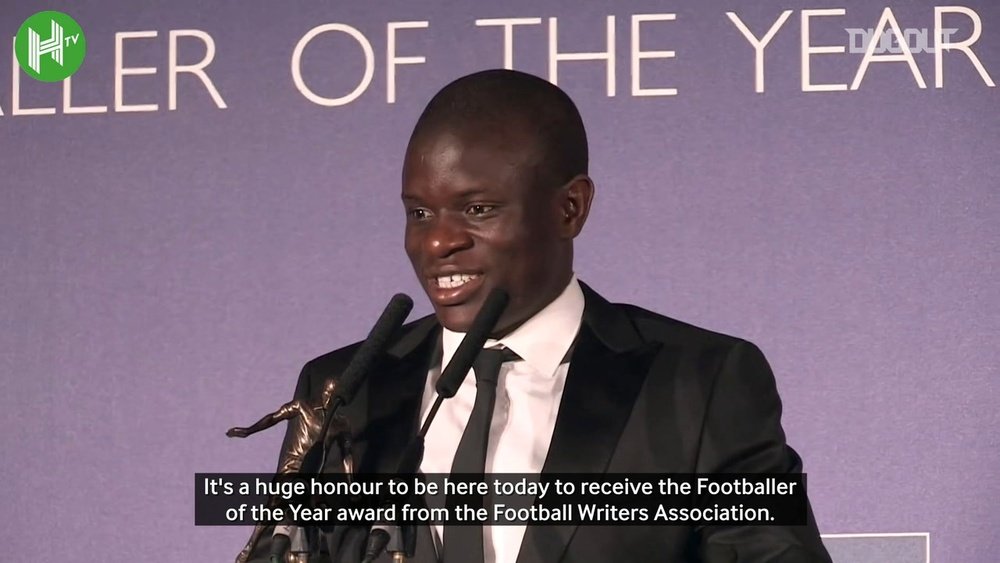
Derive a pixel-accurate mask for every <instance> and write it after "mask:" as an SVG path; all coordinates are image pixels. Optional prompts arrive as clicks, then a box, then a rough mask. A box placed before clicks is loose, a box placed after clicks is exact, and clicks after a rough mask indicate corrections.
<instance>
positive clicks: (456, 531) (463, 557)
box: [444, 348, 520, 563]
mask: <svg viewBox="0 0 1000 563" xmlns="http://www.w3.org/2000/svg"><path fill="white" fill-rule="evenodd" d="M518 359H520V358H519V357H518V355H517V354H515V353H514V352H512V351H511V350H509V349H507V348H503V349H499V348H489V349H486V350H483V351H482V352H480V353H479V356H478V357H477V358H476V361H475V362H474V363H473V364H472V371H473V373H474V374H475V375H476V402H475V404H474V405H473V407H472V414H471V415H469V424H468V425H467V426H466V427H465V432H464V433H463V434H462V440H461V441H460V442H459V443H458V449H457V450H456V451H455V460H454V461H453V462H452V464H451V473H452V475H457V474H467V475H469V477H471V478H481V477H482V475H483V473H484V472H485V469H486V446H487V445H488V444H489V441H490V424H491V423H492V422H493V406H494V404H495V403H496V398H497V378H498V377H499V375H500V364H502V363H504V362H513V361H515V360H518ZM453 500H457V501H458V502H460V503H462V504H467V505H470V506H473V507H474V508H475V507H477V505H478V503H477V502H469V500H471V499H469V497H464V498H462V499H453ZM475 500H480V499H475ZM448 504H449V505H451V504H452V503H451V502H449V503H448ZM484 504H485V503H484ZM486 508H487V509H489V508H490V507H489V506H486ZM482 561H483V527H482V526H475V525H472V526H449V525H447V524H445V526H444V563H479V562H482Z"/></svg>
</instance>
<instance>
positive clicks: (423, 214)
mask: <svg viewBox="0 0 1000 563" xmlns="http://www.w3.org/2000/svg"><path fill="white" fill-rule="evenodd" d="M406 215H407V216H408V217H409V218H410V219H415V220H417V221H421V220H423V219H426V218H427V217H428V215H430V214H429V213H428V212H427V210H426V209H423V208H420V207H417V208H414V209H410V210H408V211H407V212H406Z"/></svg>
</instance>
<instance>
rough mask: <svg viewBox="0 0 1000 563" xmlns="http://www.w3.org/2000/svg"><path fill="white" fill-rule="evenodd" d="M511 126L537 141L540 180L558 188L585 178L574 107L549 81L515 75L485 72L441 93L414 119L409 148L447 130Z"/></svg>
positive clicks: (582, 135)
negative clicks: (581, 176) (554, 184)
mask: <svg viewBox="0 0 1000 563" xmlns="http://www.w3.org/2000/svg"><path fill="white" fill-rule="evenodd" d="M512 126H516V127H520V128H522V129H523V130H524V131H525V132H527V133H529V134H531V135H533V136H534V137H535V138H536V139H537V140H538V148H539V149H540V150H541V151H542V154H541V155H539V156H540V157H541V158H540V159H539V160H540V162H541V164H542V168H543V169H542V170H539V171H538V172H540V173H542V174H544V177H543V179H544V181H547V182H558V183H560V184H561V183H564V182H567V181H569V180H570V179H571V178H573V177H574V176H576V175H578V174H586V173H587V165H588V156H587V132H586V130H585V129H584V127H583V119H582V118H581V117H580V112H579V111H578V110H577V108H576V104H574V103H573V100H571V99H570V97H569V96H568V95H567V94H566V93H565V92H563V91H562V90H561V89H560V88H559V87H558V86H556V85H554V84H552V83H551V82H549V81H547V80H544V79H542V78H539V77H537V76H533V75H531V74H527V73H524V72H519V71H516V70H504V69H494V70H484V71H481V72H476V73H474V74H469V75H467V76H463V77H461V78H459V79H457V80H455V81H453V82H451V83H450V84H448V85H447V86H445V87H444V88H442V89H441V90H440V91H439V92H438V93H437V94H435V95H434V97H433V98H431V101H430V102H428V104H427V107H426V108H424V112H423V113H422V114H421V115H420V118H419V119H418V120H417V124H416V126H415V127H414V129H413V134H412V135H411V137H410V144H411V145H413V143H414V142H416V141H417V140H418V139H421V138H427V137H430V136H432V135H433V134H437V133H440V132H442V131H447V130H452V131H459V132H464V131H470V130H473V129H482V128H486V130H490V129H493V130H510V129H508V128H509V127H512ZM499 128H503V129H499Z"/></svg>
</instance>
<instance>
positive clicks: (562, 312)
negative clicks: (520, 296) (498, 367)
mask: <svg viewBox="0 0 1000 563" xmlns="http://www.w3.org/2000/svg"><path fill="white" fill-rule="evenodd" d="M583 305H584V298H583V290H581V289H580V282H578V281H577V279H576V275H575V274H574V275H573V277H572V278H571V279H570V281H569V284H568V285H567V286H566V288H565V289H563V292H562V293H561V294H560V295H559V297H556V298H555V299H554V300H553V301H552V302H551V303H549V304H548V305H546V306H545V307H544V308H543V309H542V310H541V311H539V312H537V313H535V315H534V316H533V317H531V318H530V319H528V320H527V321H525V322H524V323H523V324H521V326H519V327H517V328H516V329H514V330H513V331H512V332H511V333H510V334H508V335H507V336H504V337H503V338H501V339H500V340H494V339H490V340H487V341H486V348H489V347H491V346H496V345H497V344H502V345H503V346H505V347H507V348H510V349H511V350H513V351H514V352H515V353H516V354H517V355H518V356H521V358H522V359H523V360H524V361H525V362H527V363H528V365H530V366H531V367H532V368H533V369H534V370H536V371H537V372H538V373H540V374H542V375H546V376H554V375H555V373H556V369H557V368H558V367H559V364H561V363H562V360H563V358H564V357H566V352H568V351H569V348H570V346H572V345H573V340H574V339H575V338H576V333H577V332H578V331H579V330H580V324H581V322H582V321H583ZM464 337H465V333H463V332H454V331H451V330H448V329H447V328H445V329H444V333H443V335H442V337H441V344H442V358H441V365H442V369H443V366H446V365H448V362H450V361H451V357H452V356H453V355H455V350H456V349H458V345H459V343H461V342H462V339H463V338H464Z"/></svg>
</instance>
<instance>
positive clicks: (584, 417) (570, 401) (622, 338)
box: [517, 283, 660, 563]
mask: <svg viewBox="0 0 1000 563" xmlns="http://www.w3.org/2000/svg"><path fill="white" fill-rule="evenodd" d="M580 285H581V287H582V288H583V291H584V298H585V303H586V304H585V307H584V316H583V324H582V326H581V327H580V333H579V335H578V336H577V340H576V342H575V344H574V348H573V353H572V355H571V356H570V366H569V373H568V374H567V376H566V386H565V388H564V390H563V396H562V400H561V402H560V406H559V414H558V415H557V417H556V425H555V429H554V431H553V434H552V442H551V443H550V445H549V451H548V455H547V456H546V458H545V464H544V466H543V468H542V473H544V474H556V473H604V472H605V470H606V469H607V467H608V464H609V462H610V460H611V456H612V454H613V453H614V451H615V448H616V446H617V445H618V441H619V439H620V437H621V433H622V431H623V429H624V427H625V423H626V422H627V420H628V416H629V414H630V413H631V411H632V406H633V404H634V403H635V399H636V397H637V395H638V393H639V389H640V388H641V387H642V384H643V382H644V381H645V378H646V374H647V373H648V371H649V366H650V364H651V362H652V360H653V357H654V356H655V354H656V352H657V350H658V349H659V347H660V345H659V344H656V343H647V342H645V341H644V340H643V339H642V337H641V336H640V335H639V333H638V332H637V331H636V329H635V327H634V326H633V325H632V322H631V321H630V320H629V318H628V317H627V316H626V315H625V314H624V313H623V312H622V311H620V310H619V309H617V308H615V306H613V305H611V304H610V303H608V302H607V301H605V300H604V298H602V297H601V296H600V295H598V294H597V293H595V292H594V291H593V290H591V289H590V288H589V287H587V286H586V285H584V284H582V283H581V284H580ZM575 532H576V526H572V525H567V526H547V527H536V526H529V527H528V528H527V530H526V531H525V535H524V540H523V541H522V542H521V550H520V552H519V554H518V558H517V563H552V562H554V561H559V559H560V558H561V557H562V554H563V552H564V551H565V550H566V546H567V545H568V544H569V542H570V539H572V536H573V534H574V533H575Z"/></svg>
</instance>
